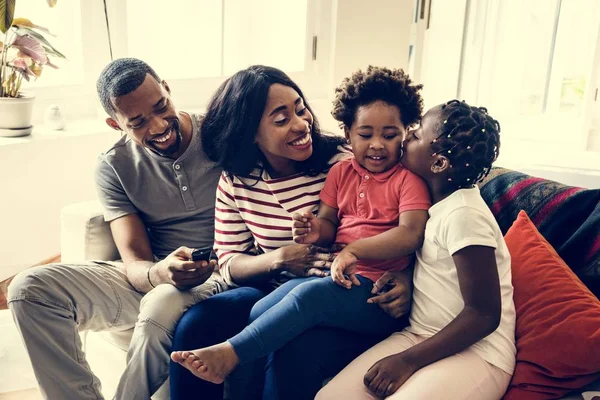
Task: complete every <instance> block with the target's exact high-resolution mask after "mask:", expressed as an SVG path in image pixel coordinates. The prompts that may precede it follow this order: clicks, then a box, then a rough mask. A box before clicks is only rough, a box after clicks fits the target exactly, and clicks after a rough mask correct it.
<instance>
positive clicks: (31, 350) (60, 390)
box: [8, 262, 227, 400]
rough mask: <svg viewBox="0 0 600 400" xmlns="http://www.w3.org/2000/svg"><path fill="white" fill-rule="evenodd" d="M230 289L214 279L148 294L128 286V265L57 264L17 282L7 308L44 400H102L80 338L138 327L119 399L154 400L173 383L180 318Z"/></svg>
mask: <svg viewBox="0 0 600 400" xmlns="http://www.w3.org/2000/svg"><path fill="white" fill-rule="evenodd" d="M226 289H227V285H226V284H225V282H224V281H223V279H222V278H221V277H220V275H219V274H218V273H213V275H212V276H211V278H209V279H208V280H207V281H206V282H205V283H204V284H202V285H200V286H198V287H195V288H193V289H191V290H189V291H181V290H179V289H177V288H176V287H174V286H172V285H167V284H164V285H159V286H157V287H156V288H155V289H153V290H152V291H150V292H148V293H147V294H146V295H143V294H141V293H139V292H137V291H136V290H135V289H134V288H133V287H132V286H131V285H130V284H129V283H128V281H127V278H126V275H125V270H124V268H123V265H122V264H121V263H107V262H90V263H86V264H81V265H64V264H50V265H46V266H41V267H37V268H32V269H29V270H26V271H23V272H22V273H20V274H19V275H17V276H16V277H15V278H14V280H13V281H12V283H11V285H10V286H9V290H8V304H9V308H10V310H11V311H12V314H13V318H14V320H15V323H16V325H17V328H18V329H19V331H20V333H21V336H22V338H23V342H24V343H25V347H26V349H27V352H28V354H29V357H30V359H31V364H32V365H33V369H34V372H35V376H36V378H37V381H38V383H39V386H40V390H41V392H42V394H43V396H44V397H45V398H47V399H51V400H59V399H60V400H68V399H77V400H80V399H102V398H103V397H102V394H101V391H100V388H101V386H100V381H99V380H98V378H97V377H96V376H95V375H94V374H93V372H92V371H91V370H90V367H89V365H88V363H87V361H86V359H85V354H84V353H83V350H82V345H81V339H80V336H79V332H80V331H84V330H91V331H123V330H129V329H131V328H135V329H134V333H133V337H132V339H131V343H130V346H129V351H128V353H127V366H126V369H125V372H124V373H123V375H122V377H121V380H120V382H119V386H118V389H117V393H116V395H115V398H116V399H118V400H121V399H127V400H130V399H149V398H150V396H151V395H152V394H153V393H154V392H155V391H156V390H157V389H158V388H159V387H160V386H161V385H162V383H163V382H164V381H165V380H166V379H167V377H168V374H169V352H170V349H171V342H172V339H173V331H174V329H175V325H176V324H177V321H178V320H179V318H180V317H181V315H182V314H183V313H184V312H185V311H186V310H187V309H188V308H189V307H190V306H192V305H193V304H195V303H197V302H199V301H201V300H204V299H206V298H208V297H210V296H212V295H214V294H216V293H220V292H222V291H225V290H226ZM115 368H118V366H115Z"/></svg>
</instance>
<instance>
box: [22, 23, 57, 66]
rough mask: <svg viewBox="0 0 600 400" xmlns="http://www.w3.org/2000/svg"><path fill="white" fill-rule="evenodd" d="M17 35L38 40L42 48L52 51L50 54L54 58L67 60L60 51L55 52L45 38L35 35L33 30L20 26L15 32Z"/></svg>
mask: <svg viewBox="0 0 600 400" xmlns="http://www.w3.org/2000/svg"><path fill="white" fill-rule="evenodd" d="M17 34H18V35H24V34H27V35H29V36H33V37H34V38H36V39H37V40H39V41H40V42H41V43H42V45H44V48H46V49H47V48H50V49H52V54H54V55H55V56H57V57H60V58H65V59H66V58H67V57H65V56H64V55H63V54H62V53H61V52H60V51H58V50H56V49H55V48H54V46H52V45H51V44H50V42H48V40H46V38H45V37H44V36H43V35H41V34H39V33H37V32H36V31H34V30H33V29H29V28H27V27H21V26H20V27H19V29H18V30H17Z"/></svg>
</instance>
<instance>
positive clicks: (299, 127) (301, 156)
mask: <svg viewBox="0 0 600 400" xmlns="http://www.w3.org/2000/svg"><path fill="white" fill-rule="evenodd" d="M312 124H313V116H312V114H311V113H310V111H308V109H307V108H306V106H305V105H304V100H303V99H302V97H300V95H299V94H298V92H296V91H295V90H294V89H292V88H291V87H289V86H285V85H281V84H279V83H274V84H273V85H271V87H270V88H269V94H268V97H267V104H266V106H265V110H264V113H263V116H262V118H261V120H260V124H259V126H258V132H257V134H256V142H257V144H258V147H259V148H260V150H261V151H262V152H263V154H264V155H265V158H266V159H267V161H268V162H269V164H270V166H271V168H272V169H273V170H274V171H275V172H278V173H280V174H286V173H293V172H294V165H295V163H296V162H297V161H304V160H306V159H308V158H309V157H310V156H311V154H312V151H313V147H312V138H311V133H312V132H311V131H312Z"/></svg>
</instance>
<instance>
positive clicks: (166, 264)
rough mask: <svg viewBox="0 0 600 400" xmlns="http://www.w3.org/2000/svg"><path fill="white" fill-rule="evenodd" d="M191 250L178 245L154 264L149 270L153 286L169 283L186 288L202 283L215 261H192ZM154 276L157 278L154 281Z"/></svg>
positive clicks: (215, 263) (212, 268)
mask: <svg viewBox="0 0 600 400" xmlns="http://www.w3.org/2000/svg"><path fill="white" fill-rule="evenodd" d="M193 250H194V249H190V248H189V247H185V246H183V247H180V248H178V249H177V250H175V251H174V252H172V253H171V254H169V255H168V256H167V257H166V258H165V259H164V260H162V261H159V262H158V263H157V264H155V265H154V266H153V267H152V270H151V271H150V272H151V273H150V277H151V278H150V279H151V281H152V283H153V284H154V286H156V285H158V284H161V283H169V284H171V285H173V286H177V287H178V288H180V289H186V288H190V287H194V286H198V285H200V284H202V283H204V282H205V281H206V280H207V279H208V278H209V277H210V275H211V274H212V272H213V271H214V269H215V267H216V265H217V262H216V261H215V260H211V261H210V262H206V261H192V251H193ZM154 277H157V278H158V279H156V281H155V279H154Z"/></svg>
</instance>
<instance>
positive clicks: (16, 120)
mask: <svg viewBox="0 0 600 400" xmlns="http://www.w3.org/2000/svg"><path fill="white" fill-rule="evenodd" d="M34 100H35V96H33V95H32V94H30V93H21V94H20V96H19V97H15V98H12V97H0V136H24V135H29V134H30V133H31V128H32V126H31V115H32V112H33V101H34Z"/></svg>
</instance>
